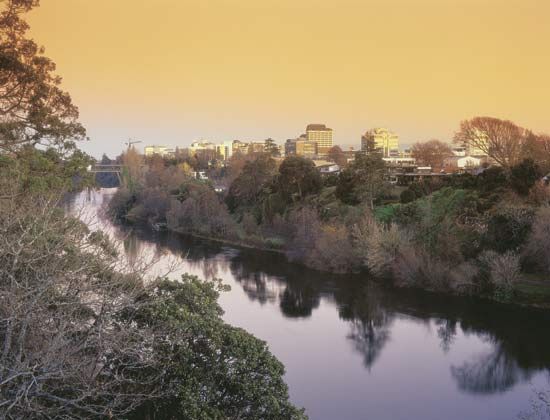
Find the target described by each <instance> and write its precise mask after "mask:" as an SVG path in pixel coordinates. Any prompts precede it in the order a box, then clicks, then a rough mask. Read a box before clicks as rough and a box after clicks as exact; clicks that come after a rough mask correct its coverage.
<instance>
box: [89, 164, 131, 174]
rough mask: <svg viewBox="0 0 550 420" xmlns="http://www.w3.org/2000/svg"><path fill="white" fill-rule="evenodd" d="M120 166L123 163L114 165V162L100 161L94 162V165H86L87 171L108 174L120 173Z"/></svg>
mask: <svg viewBox="0 0 550 420" xmlns="http://www.w3.org/2000/svg"><path fill="white" fill-rule="evenodd" d="M122 166H123V165H116V164H112V165H111V164H108V165H104V164H101V163H96V164H94V165H90V166H88V172H91V173H94V174H101V173H109V174H114V173H117V174H119V175H120V174H121V173H122Z"/></svg>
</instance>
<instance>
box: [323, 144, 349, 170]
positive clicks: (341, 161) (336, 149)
mask: <svg viewBox="0 0 550 420" xmlns="http://www.w3.org/2000/svg"><path fill="white" fill-rule="evenodd" d="M327 156H328V159H329V160H331V161H333V162H334V163H336V164H337V165H338V166H340V167H341V168H343V167H344V166H346V163H347V162H348V160H347V158H346V154H345V153H344V151H343V150H342V148H341V147H340V146H332V147H331V148H330V150H329V151H328V155H327Z"/></svg>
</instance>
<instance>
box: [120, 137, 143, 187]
mask: <svg viewBox="0 0 550 420" xmlns="http://www.w3.org/2000/svg"><path fill="white" fill-rule="evenodd" d="M122 164H123V165H124V166H123V172H122V181H123V183H124V187H125V188H128V189H129V190H130V191H132V192H133V191H135V189H136V188H137V186H138V184H139V183H140V181H141V177H142V164H143V159H142V157H141V155H140V154H139V152H138V151H137V150H136V148H135V147H134V146H132V147H129V148H128V150H126V152H124V153H123V155H122Z"/></svg>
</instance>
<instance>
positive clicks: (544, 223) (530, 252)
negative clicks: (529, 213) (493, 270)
mask: <svg viewBox="0 0 550 420" xmlns="http://www.w3.org/2000/svg"><path fill="white" fill-rule="evenodd" d="M523 257H524V259H525V265H527V266H528V267H529V268H530V267H533V268H535V269H536V270H540V271H543V272H546V273H550V208H548V207H542V208H540V209H539V210H538V211H537V213H536V215H535V219H534V221H533V225H532V227H531V232H530V234H529V237H528V238H527V242H526V244H525V249H524V251H523Z"/></svg>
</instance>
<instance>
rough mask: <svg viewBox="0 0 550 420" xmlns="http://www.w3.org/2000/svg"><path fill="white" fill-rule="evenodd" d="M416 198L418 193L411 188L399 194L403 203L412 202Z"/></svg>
mask: <svg viewBox="0 0 550 420" xmlns="http://www.w3.org/2000/svg"><path fill="white" fill-rule="evenodd" d="M414 200H416V194H415V193H414V191H413V190H411V189H410V188H407V189H406V190H404V191H403V192H402V193H401V194H400V195H399V201H400V202H401V203H403V204H407V203H410V202H412V201H414Z"/></svg>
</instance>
